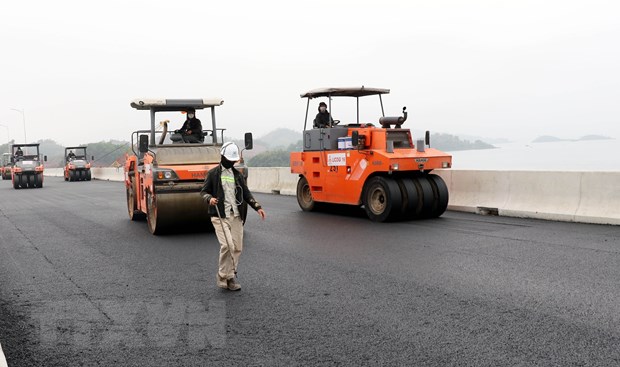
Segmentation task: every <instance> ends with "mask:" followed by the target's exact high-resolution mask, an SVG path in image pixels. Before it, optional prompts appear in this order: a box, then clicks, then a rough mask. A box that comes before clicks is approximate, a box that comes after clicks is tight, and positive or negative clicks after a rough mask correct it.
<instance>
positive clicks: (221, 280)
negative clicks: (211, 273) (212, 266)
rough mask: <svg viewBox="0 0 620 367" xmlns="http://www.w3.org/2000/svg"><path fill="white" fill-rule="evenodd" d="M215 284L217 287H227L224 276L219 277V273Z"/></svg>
mask: <svg viewBox="0 0 620 367" xmlns="http://www.w3.org/2000/svg"><path fill="white" fill-rule="evenodd" d="M217 286H218V287H219V288H223V289H228V281H226V278H222V277H220V275H219V274H218V275H217Z"/></svg>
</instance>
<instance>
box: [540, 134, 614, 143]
mask: <svg viewBox="0 0 620 367" xmlns="http://www.w3.org/2000/svg"><path fill="white" fill-rule="evenodd" d="M610 139H613V138H612V137H609V136H603V135H585V136H582V137H581V138H579V139H562V138H558V137H557V136H551V135H542V136H539V137H537V138H536V139H534V140H533V141H532V143H555V142H558V141H586V140H610Z"/></svg>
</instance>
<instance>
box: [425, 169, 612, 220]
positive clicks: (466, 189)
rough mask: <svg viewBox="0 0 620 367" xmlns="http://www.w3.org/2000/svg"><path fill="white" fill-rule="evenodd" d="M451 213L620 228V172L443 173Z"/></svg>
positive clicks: (460, 171)
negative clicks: (496, 215) (605, 225)
mask: <svg viewBox="0 0 620 367" xmlns="http://www.w3.org/2000/svg"><path fill="white" fill-rule="evenodd" d="M437 174H438V175H440V176H441V177H442V178H444V180H445V181H446V184H447V185H448V189H449V191H450V201H449V203H448V209H450V210H459V211H468V212H473V213H482V214H485V213H497V214H498V215H503V216H511V217H523V218H538V219H548V220H559V221H568V222H583V223H597V224H616V225H620V172H544V171H477V170H476V171H474V170H472V171H464V170H443V171H437Z"/></svg>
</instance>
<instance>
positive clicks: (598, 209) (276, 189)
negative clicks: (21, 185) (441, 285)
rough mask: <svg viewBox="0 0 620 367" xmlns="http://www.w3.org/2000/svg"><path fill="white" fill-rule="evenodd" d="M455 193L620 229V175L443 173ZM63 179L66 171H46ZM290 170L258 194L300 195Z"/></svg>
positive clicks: (275, 175) (491, 207)
mask: <svg viewBox="0 0 620 367" xmlns="http://www.w3.org/2000/svg"><path fill="white" fill-rule="evenodd" d="M92 173H93V177H94V178H95V179H98V180H110V181H123V180H124V175H123V169H122V168H118V169H117V168H98V167H97V168H93V169H92ZM435 173H436V174H438V175H439V176H441V177H442V178H443V179H444V180H445V181H446V184H447V186H448V190H449V191H450V201H449V203H448V209H450V210H456V211H466V212H471V213H480V214H497V215H502V216H513V217H524V218H539V219H549V220H560V221H569V222H583V223H599V224H616V225H620V172H543V171H484V170H467V171H466V170H437V171H435ZM45 174H46V175H49V176H62V168H50V169H46V170H45ZM297 180H298V176H297V174H292V173H291V171H290V168H288V167H265V168H260V167H250V168H249V170H248V187H249V188H250V190H251V191H253V192H261V193H279V194H282V195H295V192H296V189H297Z"/></svg>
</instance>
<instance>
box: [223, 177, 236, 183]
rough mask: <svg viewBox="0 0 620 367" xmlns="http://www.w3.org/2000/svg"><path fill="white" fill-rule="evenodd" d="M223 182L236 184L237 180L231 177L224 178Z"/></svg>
mask: <svg viewBox="0 0 620 367" xmlns="http://www.w3.org/2000/svg"><path fill="white" fill-rule="evenodd" d="M222 182H232V183H235V178H234V177H230V176H222Z"/></svg>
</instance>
